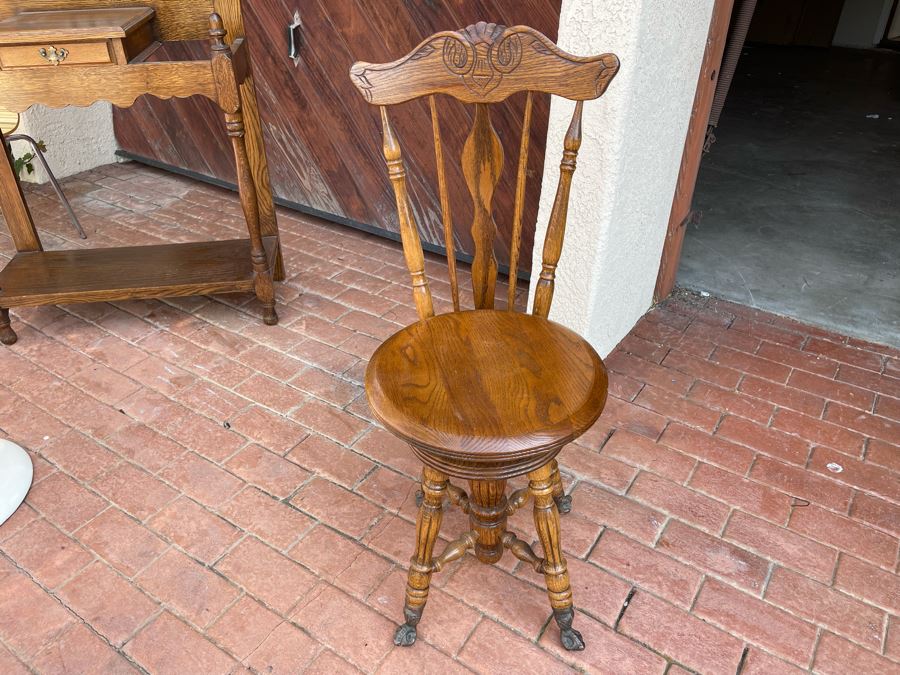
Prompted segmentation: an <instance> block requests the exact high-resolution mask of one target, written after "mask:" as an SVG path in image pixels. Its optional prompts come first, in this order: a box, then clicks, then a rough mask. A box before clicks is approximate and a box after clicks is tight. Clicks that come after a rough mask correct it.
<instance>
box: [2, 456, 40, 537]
mask: <svg viewBox="0 0 900 675" xmlns="http://www.w3.org/2000/svg"><path fill="white" fill-rule="evenodd" d="M33 475H34V469H33V467H32V466H31V457H29V456H28V453H27V452H25V451H24V450H23V449H22V448H20V447H19V446H18V445H16V444H15V443H13V442H12V441H7V440H3V439H0V525H2V524H3V523H4V522H6V520H7V518H9V517H10V516H11V515H12V514H13V513H15V512H16V509H17V508H19V505H20V504H21V503H22V502H23V501H24V499H25V495H27V494H28V489H29V488H30V487H31V478H32V476H33Z"/></svg>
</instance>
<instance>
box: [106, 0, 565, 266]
mask: <svg viewBox="0 0 900 675" xmlns="http://www.w3.org/2000/svg"><path fill="white" fill-rule="evenodd" d="M560 3H561V0H527V1H526V2H522V1H518V2H516V1H510V0H453V1H452V2H411V1H410V0H330V1H329V2H311V1H309V0H294V1H293V2H287V1H286V0H253V1H252V2H245V3H244V26H245V29H246V32H247V45H248V47H249V48H250V54H251V56H252V58H253V77H254V80H255V81H256V88H257V91H258V95H259V106H260V114H261V116H262V120H263V128H264V129H265V130H266V138H267V139H278V142H277V143H274V142H271V141H270V142H269V144H268V147H267V148H266V151H267V153H268V156H269V166H270V167H271V168H272V172H271V174H272V189H273V191H274V192H275V195H276V200H277V199H278V198H279V197H280V198H281V199H283V200H284V202H285V203H286V204H287V205H289V206H293V207H295V208H299V209H300V210H306V211H313V212H315V213H316V214H318V215H322V216H324V217H325V218H329V219H331V220H333V221H335V222H338V223H343V224H345V225H351V226H355V227H362V228H364V229H366V230H375V231H379V232H381V233H389V235H388V236H392V237H394V238H398V239H399V236H398V235H399V230H398V227H397V226H398V223H397V216H396V210H395V208H394V191H393V188H391V184H390V182H389V181H386V180H385V179H384V158H383V157H382V156H381V153H380V152H373V150H375V148H373V147H372V146H371V144H369V143H360V142H359V139H360V138H371V137H373V136H375V135H376V134H378V133H380V131H381V124H380V121H379V120H378V119H377V118H376V116H375V115H372V114H371V112H372V111H370V110H369V109H368V105H367V104H366V102H365V101H364V100H363V99H362V97H360V96H359V94H358V93H357V91H356V88H355V87H354V86H353V83H352V82H351V81H350V79H349V78H348V77H347V70H348V69H349V68H350V65H351V64H352V63H353V62H354V61H355V60H356V58H355V57H359V55H360V54H365V55H366V59H367V60H368V61H391V60H393V59H394V58H396V57H397V56H399V55H400V54H405V53H406V52H407V51H409V50H410V49H411V48H412V47H414V46H415V45H416V44H417V43H418V42H419V41H420V40H421V39H422V38H423V37H424V36H426V35H431V33H433V32H435V31H436V30H438V29H439V28H442V27H444V26H465V25H467V24H470V23H475V22H476V21H478V20H479V19H480V18H481V17H484V16H491V17H494V20H496V21H497V22H498V23H503V24H505V25H507V26H514V25H516V24H525V25H527V26H531V27H532V28H536V29H537V30H539V31H541V32H542V33H543V34H544V35H546V36H547V37H549V38H550V39H551V40H552V39H553V38H554V37H555V36H556V31H557V29H558V26H559V10H560ZM141 4H146V3H141ZM295 9H299V10H300V12H299V13H300V24H301V25H300V27H299V31H300V33H301V37H302V41H301V44H300V50H299V58H298V59H293V58H291V56H290V52H289V46H290V41H289V39H288V31H289V27H290V26H291V25H293V24H294V23H295V19H294V10H295ZM198 48H199V49H202V48H203V45H199V47H198V46H196V45H193V44H191V43H169V44H166V45H164V46H163V50H161V51H160V52H157V56H163V55H164V56H165V57H166V58H170V59H182V58H192V57H195V56H197V57H200V56H202V53H200V52H198V51H197V50H198ZM446 103H447V104H448V105H447V106H444V105H442V106H441V119H442V120H443V122H444V124H443V129H442V133H443V136H444V137H443V141H444V147H447V148H455V147H457V146H459V147H462V143H463V141H465V138H466V134H467V133H468V132H469V129H470V128H471V127H472V122H471V119H469V117H470V116H471V114H472V109H471V106H463V105H460V104H457V103H456V102H455V101H446ZM524 104H525V97H524V96H513V97H512V98H510V99H507V100H506V101H505V102H503V103H500V104H499V105H497V106H493V107H492V108H491V123H492V124H493V126H494V128H495V129H496V130H497V133H498V134H499V136H500V140H501V142H502V143H503V150H504V152H505V153H506V156H507V157H513V156H517V153H518V149H519V148H518V138H519V133H518V132H519V130H520V125H521V124H522V112H523V107H524ZM421 105H427V102H426V101H424V100H423V101H422V102H421ZM549 111H550V97H549V96H547V95H546V94H537V95H535V97H534V107H533V109H532V115H531V122H532V124H531V144H530V146H529V152H528V179H529V181H531V180H532V179H533V180H534V181H535V185H538V184H540V177H541V174H542V173H543V170H544V143H545V139H546V134H547V120H548V116H549ZM219 114H220V113H219V112H218V111H217V110H216V107H215V105H214V104H212V102H211V101H207V100H205V99H202V98H199V97H197V98H191V99H179V100H177V101H159V100H156V99H152V98H146V99H144V100H141V101H138V102H137V104H136V105H134V106H132V107H130V108H125V109H119V108H117V109H115V110H114V111H113V119H114V122H115V128H116V140H117V141H118V143H119V146H120V147H121V149H122V152H123V153H125V154H126V155H127V156H129V157H133V158H137V159H138V160H139V161H142V160H144V159H146V160H149V163H150V164H157V163H162V164H165V165H169V166H175V167H178V168H180V169H183V170H188V171H190V172H192V173H197V174H201V175H205V176H210V177H212V178H214V179H218V180H222V181H226V182H228V183H232V184H233V183H234V182H235V176H234V161H233V160H232V159H231V157H230V155H231V146H230V144H229V143H228V139H227V138H225V137H224V134H221V133H219V132H218V129H217V128H216V127H217V122H218V115H219ZM161 117H162V118H166V119H177V120H178V121H179V124H177V125H176V124H170V125H166V128H165V129H162V130H160V129H159V125H158V122H157V120H158V119H159V118H161ZM451 120H452V122H451ZM391 123H392V124H393V125H394V128H395V129H398V130H400V129H402V134H403V137H404V138H405V139H411V138H414V136H413V135H414V134H415V135H416V136H415V137H420V138H430V137H431V121H430V120H429V116H428V115H427V114H422V113H421V108H420V106H419V105H415V104H414V105H410V106H400V107H399V108H394V109H393V110H391ZM209 129H213V133H210V132H209ZM454 154H456V153H455V151H454ZM403 160H404V162H405V163H406V167H407V170H408V171H409V172H410V175H411V176H413V175H414V176H416V177H417V178H419V179H420V180H421V183H419V184H418V185H417V186H416V189H414V190H411V192H410V201H411V205H412V206H411V208H412V211H413V215H414V217H415V219H416V223H417V224H418V226H419V236H420V237H421V239H422V245H423V247H424V248H425V249H429V248H431V249H437V248H443V247H444V229H443V224H442V222H441V203H440V196H439V195H438V194H437V189H436V188H437V175H436V174H435V165H434V150H433V149H432V147H431V143H430V142H426V143H418V144H417V143H410V144H408V145H404V148H403ZM446 173H447V182H448V184H449V185H450V186H451V189H450V207H451V208H452V209H453V213H454V215H455V216H456V218H454V221H455V224H456V226H457V227H456V231H455V232H454V243H455V251H456V254H457V256H458V257H459V258H461V259H465V258H468V256H470V255H472V254H474V245H473V242H472V238H471V234H470V233H469V228H468V225H469V223H470V222H471V217H470V215H469V211H470V210H471V207H472V205H471V200H470V199H469V194H468V191H467V190H466V188H465V182H464V181H465V179H464V177H463V175H462V167H460V165H459V162H448V163H447V166H446ZM514 181H515V172H514V171H506V172H504V173H503V175H502V176H501V177H500V183H499V184H498V186H497V190H496V191H495V195H494V204H495V206H496V208H497V209H500V210H501V211H502V212H506V211H507V210H508V211H509V213H512V208H513V197H514V195H515V182H514ZM423 188H424V189H423ZM428 188H434V189H428ZM539 193H540V190H529V191H528V192H526V193H525V208H524V211H523V216H522V250H521V255H520V256H519V271H520V273H527V272H528V271H529V270H530V269H531V260H532V256H531V249H530V248H529V247H530V245H531V241H532V240H533V239H534V225H535V222H536V221H537V212H538V201H539V197H540V195H539ZM511 225H512V222H511V219H505V220H498V222H497V248H496V254H497V263H498V265H499V266H500V267H501V268H503V267H504V266H505V265H507V264H508V263H509V259H508V255H509V245H508V242H509V241H510V236H511V234H512V228H511Z"/></svg>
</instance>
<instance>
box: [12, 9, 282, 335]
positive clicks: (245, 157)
mask: <svg viewBox="0 0 900 675" xmlns="http://www.w3.org/2000/svg"><path fill="white" fill-rule="evenodd" d="M134 4H135V3H134V2H133V0H132V1H131V2H129V0H67V1H64V0H8V1H5V2H3V3H2V4H0V109H3V110H7V111H11V112H22V111H23V110H26V109H27V108H29V107H30V106H32V105H34V104H37V103H41V104H44V105H46V106H49V107H63V106H66V105H75V106H86V105H90V104H92V103H94V102H96V101H110V102H111V103H113V104H114V105H117V106H130V105H132V104H133V103H134V101H135V100H136V99H137V98H138V97H139V96H141V95H143V94H150V95H152V96H155V97H158V98H171V97H186V96H193V95H200V96H204V97H206V98H209V99H211V100H213V101H215V102H216V103H217V104H218V106H219V108H220V109H221V110H222V112H223V113H224V117H225V127H226V128H227V131H228V135H229V136H230V138H231V142H232V146H233V150H234V156H235V161H236V164H237V176H238V187H239V190H240V197H241V207H242V210H243V213H244V217H245V219H246V221H247V229H248V231H249V238H248V239H237V240H231V241H214V242H200V243H186V244H164V245H158V246H141V247H126V248H104V249H80V250H73V251H44V250H43V247H42V245H41V241H40V238H39V237H38V233H37V229H36V228H35V225H34V222H33V220H32V218H31V214H30V212H29V210H28V206H27V205H26V203H25V201H24V198H23V195H22V190H21V187H20V186H19V184H18V182H17V180H16V176H15V174H14V171H13V166H12V163H11V161H10V157H9V154H8V153H6V152H3V153H0V155H2V157H0V209H2V212H3V216H4V218H5V219H6V224H7V227H8V228H9V231H10V234H11V235H12V239H13V242H14V244H15V247H16V251H17V253H16V255H15V256H14V257H13V259H12V260H11V261H10V262H9V264H8V265H7V266H6V267H5V268H4V269H3V271H2V272H0V341H2V342H3V343H4V344H12V343H14V342H15V341H16V334H15V333H14V332H13V330H12V328H11V327H10V323H9V308H10V307H18V306H36V305H45V304H56V303H66V302H93V301H114V300H124V299H129V298H157V297H164V296H177V295H196V294H206V293H231V292H238V291H250V290H253V291H255V293H256V296H257V297H258V298H259V300H260V302H261V303H262V306H263V321H265V323H267V324H270V325H271V324H275V323H277V321H278V316H277V314H276V313H275V292H274V284H273V281H275V280H281V279H283V278H284V270H283V266H282V263H281V249H280V245H279V241H278V228H277V224H276V221H275V211H274V207H273V205H272V194H271V188H270V187H269V178H268V167H267V165H266V158H265V150H264V148H263V142H262V134H261V132H260V128H259V116H258V112H257V105H256V94H255V91H254V89H253V81H252V76H251V71H250V61H249V56H248V50H247V47H246V45H245V43H244V39H243V24H242V20H241V4H240V0H145V1H144V2H143V3H142V5H144V6H141V7H135V6H133V5H134ZM226 35H230V37H231V43H230V44H226V42H225V37H226ZM198 39H208V40H210V45H211V46H210V56H209V57H208V58H206V59H201V60H195V61H152V60H151V57H152V54H153V53H154V52H155V51H157V49H158V48H159V47H160V44H161V42H160V41H162V40H198ZM2 141H3V137H2V134H0V145H2Z"/></svg>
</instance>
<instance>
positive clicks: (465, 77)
mask: <svg viewBox="0 0 900 675" xmlns="http://www.w3.org/2000/svg"><path fill="white" fill-rule="evenodd" d="M618 69H619V59H618V58H617V57H616V56H615V55H614V54H600V55H598V56H587V57H582V56H573V55H572V54H568V53H566V52H564V51H562V50H561V49H559V47H557V46H556V45H555V44H554V43H553V42H551V41H550V40H549V39H548V38H546V37H545V36H544V35H541V34H540V33H539V32H538V31H536V30H534V29H533V28H529V27H527V26H513V27H511V28H507V27H506V26H501V25H498V24H493V23H485V22H479V23H477V24H474V25H472V26H468V27H467V28H464V29H462V30H459V31H443V32H440V33H435V34H434V35H432V36H431V37H429V38H427V39H425V40H424V41H423V42H421V43H420V44H419V45H418V46H417V47H416V48H415V49H413V51H411V52H410V53H409V54H407V55H406V56H404V57H402V58H400V59H397V60H396V61H392V62H390V63H366V62H362V61H360V62H357V63H355V64H353V66H352V67H351V68H350V77H351V79H352V81H353V83H354V84H355V85H356V87H357V89H359V91H360V93H361V94H362V95H363V96H364V97H365V98H366V100H367V101H368V102H369V103H371V104H373V105H377V106H380V107H381V119H382V127H383V131H384V153H385V160H386V161H387V163H388V172H389V175H390V179H391V182H392V184H393V186H394V192H395V196H396V198H397V210H398V215H399V220H400V237H401V240H402V242H403V249H404V255H405V257H406V262H407V266H408V267H409V271H410V274H411V275H412V277H413V293H414V297H415V301H416V308H417V309H418V311H419V316H420V317H421V318H425V317H428V316H432V315H433V314H434V309H433V306H432V302H431V294H430V291H429V289H428V282H427V280H426V279H425V275H424V257H423V253H422V246H421V241H420V239H419V234H418V231H417V229H416V226H415V222H414V220H413V217H412V213H411V210H410V207H409V196H408V194H407V188H406V171H405V169H404V168H403V162H402V158H401V153H400V146H399V143H398V141H397V139H396V137H395V136H394V132H393V130H392V129H391V127H390V124H389V122H388V117H387V111H386V109H385V106H389V105H395V104H399V103H405V102H407V101H412V100H414V99H418V98H422V97H428V98H429V102H428V103H429V107H430V110H431V117H432V129H433V136H434V144H435V160H436V163H437V175H438V183H439V194H440V202H441V213H442V221H443V226H444V241H445V244H446V247H447V258H448V267H449V272H450V285H451V292H452V295H453V307H454V310H457V311H458V310H459V288H458V283H457V275H456V266H455V253H454V241H453V220H452V218H451V215H450V200H449V195H448V193H447V183H446V175H445V168H444V149H443V145H442V142H441V135H440V124H439V121H438V115H437V106H436V104H435V96H436V95H437V94H446V95H449V96H452V97H454V98H456V99H457V100H459V101H461V102H462V103H471V104H474V107H475V115H474V121H473V124H472V129H471V131H470V133H469V135H468V137H467V139H466V141H465V144H464V146H463V150H462V156H461V158H460V159H461V165H462V171H463V176H464V178H465V182H466V185H467V187H468V190H469V193H470V195H471V198H472V205H473V219H472V225H471V231H472V240H473V242H474V245H475V251H474V256H473V261H472V292H473V296H474V297H473V300H474V305H475V307H476V308H478V309H488V308H493V306H494V295H495V289H496V279H497V259H496V256H495V254H494V245H495V240H496V236H497V224H496V222H495V221H494V215H493V208H492V202H493V197H494V192H495V190H496V187H497V184H498V182H499V180H500V174H501V171H502V168H503V148H502V146H501V144H500V139H499V138H498V137H497V132H496V131H495V129H494V127H493V125H492V124H491V118H490V111H489V104H494V103H500V102H502V101H505V100H506V99H507V98H509V96H511V95H513V94H516V93H520V92H527V99H526V101H525V112H524V117H523V124H522V138H521V142H520V146H519V160H518V163H517V168H518V171H517V175H516V195H515V201H514V213H513V214H512V237H511V241H510V275H509V286H510V287H509V289H508V296H507V302H508V308H509V309H512V308H513V306H514V303H515V293H516V272H517V267H518V262H519V250H520V245H521V241H520V240H521V237H522V229H523V227H522V218H523V211H524V200H525V191H526V182H527V181H526V179H527V164H528V151H529V136H530V132H531V129H530V127H531V113H532V104H533V98H534V93H544V94H551V95H556V96H562V97H564V98H568V99H571V100H574V101H577V104H576V109H575V116H574V117H573V119H572V123H571V124H570V125H569V131H568V133H567V134H566V142H565V151H564V153H563V161H562V165H561V167H560V180H559V187H558V189H557V194H556V200H555V202H554V205H553V209H552V213H551V217H550V223H549V225H548V228H547V238H546V239H545V241H544V251H543V264H542V269H541V277H540V280H539V282H538V293H537V294H536V296H535V303H534V313H535V314H538V315H540V316H544V317H546V316H547V314H548V313H549V311H550V303H551V301H552V298H553V283H554V277H555V271H556V267H557V264H558V263H559V258H560V254H561V252H562V245H563V239H564V235H565V225H566V215H567V209H568V200H569V192H570V189H571V183H572V174H573V172H574V171H575V160H576V157H577V155H578V147H579V146H580V144H581V111H582V107H583V102H584V101H585V100H590V99H595V98H598V97H599V96H601V95H602V94H603V93H604V92H605V91H606V89H607V87H608V86H609V83H610V82H611V81H612V79H613V77H614V76H615V75H616V73H617V72H618Z"/></svg>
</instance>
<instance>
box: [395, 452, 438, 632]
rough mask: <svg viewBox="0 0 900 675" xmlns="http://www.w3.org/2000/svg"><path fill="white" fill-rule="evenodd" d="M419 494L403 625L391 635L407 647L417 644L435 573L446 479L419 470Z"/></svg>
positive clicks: (435, 473) (435, 472)
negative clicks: (417, 626) (434, 563)
mask: <svg viewBox="0 0 900 675" xmlns="http://www.w3.org/2000/svg"><path fill="white" fill-rule="evenodd" d="M422 492H423V493H424V495H425V497H424V499H423V501H422V506H420V507H419V515H418V516H417V517H416V552H415V554H414V555H413V557H412V560H410V563H409V574H408V576H407V580H406V605H405V606H404V607H403V617H404V618H405V619H406V623H404V624H403V625H402V626H400V627H399V628H398V629H397V632H396V633H395V634H394V644H397V645H402V646H409V645H411V644H413V643H414V642H415V641H416V624H418V623H419V619H421V618H422V611H423V610H424V609H425V603H426V602H428V587H429V585H430V584H431V574H432V572H433V571H434V567H433V564H432V563H433V557H434V543H435V542H436V541H437V538H438V533H439V532H440V530H441V520H442V519H443V516H444V497H445V496H446V494H447V476H446V475H444V474H443V473H441V472H440V471H437V470H435V469H432V468H431V467H427V466H426V467H425V468H424V469H423V471H422Z"/></svg>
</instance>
